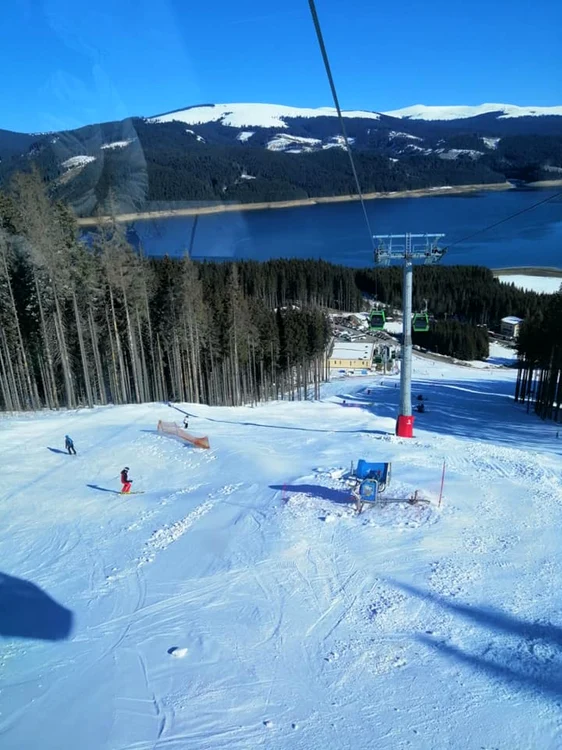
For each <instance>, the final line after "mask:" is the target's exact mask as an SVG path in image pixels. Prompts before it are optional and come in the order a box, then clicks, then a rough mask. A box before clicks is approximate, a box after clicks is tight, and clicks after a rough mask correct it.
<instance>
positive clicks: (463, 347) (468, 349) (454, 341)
mask: <svg viewBox="0 0 562 750" xmlns="http://www.w3.org/2000/svg"><path fill="white" fill-rule="evenodd" d="M412 341H413V343H414V344H416V345H417V346H421V347H423V348H424V349H429V351H432V352H437V354H445V355H446V356H448V357H455V359H464V360H474V359H486V358H487V357H488V356H489V354H490V346H489V339H488V331H487V330H486V328H483V327H481V326H480V327H479V326H475V325H472V324H471V323H461V322H459V321H458V320H437V321H433V322H432V323H431V326H430V329H429V331H425V332H424V333H419V332H416V331H414V332H413V333H412Z"/></svg>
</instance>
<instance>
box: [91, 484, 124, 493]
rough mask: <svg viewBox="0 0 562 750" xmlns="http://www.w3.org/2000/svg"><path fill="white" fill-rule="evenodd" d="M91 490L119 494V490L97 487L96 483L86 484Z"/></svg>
mask: <svg viewBox="0 0 562 750" xmlns="http://www.w3.org/2000/svg"><path fill="white" fill-rule="evenodd" d="M86 487H89V488H90V489H91V490H98V492H110V493H111V494H112V495H120V494H121V493H120V492H119V490H110V489H109V488H108V487H99V486H98V485H97V484H87V485H86Z"/></svg>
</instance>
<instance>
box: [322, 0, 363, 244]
mask: <svg viewBox="0 0 562 750" xmlns="http://www.w3.org/2000/svg"><path fill="white" fill-rule="evenodd" d="M308 4H309V6H310V12H311V14H312V20H313V22H314V28H315V30H316V36H317V38H318V44H319V45H320V51H321V52H322V59H323V60H324V67H325V68H326V75H327V76H328V81H329V83H330V88H331V90H332V97H333V99H334V104H335V106H336V110H337V112H338V118H339V121H340V127H341V131H342V135H343V139H344V143H345V148H346V151H347V153H348V156H349V162H350V164H351V171H352V172H353V178H354V180H355V187H356V188H357V195H358V196H359V200H360V201H361V208H362V209H363V216H364V217H365V224H366V225H367V231H368V232H369V242H370V243H371V245H372V247H373V250H375V240H374V237H373V232H372V230H371V223H370V222H369V216H368V215H367V207H366V206H365V199H364V197H363V192H362V190H361V185H360V184H359V177H358V176H357V170H356V168H355V160H354V158H353V154H352V152H351V146H350V145H349V140H348V138H347V132H346V129H345V123H344V119H343V115H342V112H341V108H340V103H339V99H338V93H337V91H336V85H335V83H334V77H333V76H332V69H331V67H330V60H329V59H328V52H327V51H326V45H325V44H324V37H323V36H322V29H321V28H320V20H319V19H318V13H317V12H316V5H315V3H314V0H308Z"/></svg>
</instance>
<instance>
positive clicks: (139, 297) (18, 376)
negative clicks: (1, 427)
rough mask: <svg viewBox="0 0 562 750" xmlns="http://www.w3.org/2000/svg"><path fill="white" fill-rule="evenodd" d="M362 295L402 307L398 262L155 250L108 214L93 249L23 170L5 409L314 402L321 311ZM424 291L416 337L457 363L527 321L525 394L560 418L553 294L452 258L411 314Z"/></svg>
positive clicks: (14, 202)
mask: <svg viewBox="0 0 562 750" xmlns="http://www.w3.org/2000/svg"><path fill="white" fill-rule="evenodd" d="M365 295H372V296H375V297H376V298H377V299H378V300H379V302H382V303H384V304H386V305H388V306H390V307H399V306H401V301H402V299H401V297H402V271H401V269H400V268H397V267H396V268H395V267H389V268H381V269H363V270H354V269H351V268H346V267H343V266H334V265H332V264H330V263H327V262H324V261H315V260H296V259H291V260H281V259H280V260H270V261H267V262H264V263H258V262H255V261H244V262H239V263H196V262H193V261H192V260H190V259H189V258H188V257H186V258H183V259H175V260H174V259H170V258H167V257H166V258H163V259H149V258H146V257H144V256H143V255H142V253H140V252H136V251H135V250H133V248H132V247H131V246H130V245H129V243H128V242H127V241H126V234H125V230H124V228H123V227H121V226H120V225H118V224H115V223H112V222H108V223H105V224H102V225H100V226H99V227H98V229H97V231H96V232H94V233H93V235H92V238H91V241H90V246H86V245H85V244H83V243H82V242H81V241H80V240H79V234H78V231H77V226H76V221H75V218H74V215H73V213H72V212H71V210H70V209H69V208H68V207H67V206H65V205H64V204H62V203H60V202H57V201H53V200H51V199H50V198H49V195H48V193H47V189H46V187H45V184H44V183H43V181H42V179H41V178H40V176H39V174H38V173H37V172H32V173H29V174H18V175H16V176H15V177H14V179H13V181H12V185H11V189H10V192H9V193H0V409H3V410H24V409H37V408H43V407H47V408H60V407H68V408H74V407H77V406H81V405H88V406H92V405H94V404H107V403H115V404H121V403H130V402H133V403H139V402H145V401H162V400H181V401H191V402H196V403H208V404H227V405H238V404H244V403H253V402H258V401H265V400H268V399H272V398H291V399H295V398H297V399H299V398H306V397H307V396H313V397H318V394H319V387H320V383H321V382H322V381H323V380H324V379H325V378H326V376H327V372H326V367H327V357H326V354H327V348H328V343H329V341H330V335H331V334H330V326H329V321H328V319H327V316H326V311H328V310H330V309H331V310H346V311H352V310H361V309H362V308H363V307H364V306H365V301H364V296H365ZM424 300H427V301H428V309H429V313H430V315H431V317H432V325H431V330H430V332H428V333H423V334H417V335H416V343H418V344H419V345H420V346H423V347H425V348H427V349H431V350H434V351H438V352H440V353H442V354H450V355H452V356H455V357H458V358H461V359H478V358H484V357H486V356H487V347H488V336H487V328H494V327H498V326H499V322H500V320H501V318H502V317H504V316H505V315H517V316H519V317H522V318H525V319H526V320H528V321H529V323H528V324H527V325H526V326H525V327H524V328H523V334H522V337H521V343H520V347H521V348H520V356H521V367H520V378H519V382H518V394H517V397H518V398H519V397H521V398H530V397H531V396H533V398H535V399H536V404H537V410H539V411H540V413H541V414H543V415H545V416H548V415H550V414H551V412H552V409H553V404H554V402H557V403H558V404H559V403H560V388H561V381H560V366H561V353H560V341H559V338H560V336H559V331H560V330H561V329H562V319H561V312H560V310H561V305H560V297H559V296H557V297H556V298H555V300H557V302H554V303H553V302H552V301H550V298H549V296H548V295H539V294H535V293H531V292H523V291H521V290H518V289H516V288H515V287H514V286H513V285H506V284H500V283H499V282H498V281H497V280H496V279H495V278H494V277H493V275H492V273H491V271H489V270H488V269H485V268H479V267H471V266H444V267H419V268H416V271H415V274H414V308H415V309H418V310H419V309H422V307H423V301H424ZM557 305H558V306H557ZM557 331H558V334H557V333H556V332H557ZM557 336H558V338H557ZM536 378H539V385H538V386H535V385H532V384H534V383H535V379H536ZM558 409H559V406H558V407H557V410H558ZM558 414H559V411H556V415H557V416H558Z"/></svg>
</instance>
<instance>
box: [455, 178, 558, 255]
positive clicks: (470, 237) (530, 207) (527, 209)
mask: <svg viewBox="0 0 562 750" xmlns="http://www.w3.org/2000/svg"><path fill="white" fill-rule="evenodd" d="M561 195H562V191H560V192H559V193H555V194H554V195H551V196H549V197H548V198H544V200H542V201H538V202H537V203H533V205H532V206H527V208H522V209H521V210H520V211H516V212H515V213H514V214H511V216H506V217H505V218H504V219H500V220H499V221H496V222H494V223H493V224H490V225H489V226H487V227H484V229H479V230H478V231H477V232H473V233H472V234H468V235H467V236H466V237H463V238H462V239H460V240H457V241H456V242H453V243H452V244H451V245H448V246H447V250H450V249H451V248H452V247H455V245H460V243H461V242H466V241H467V240H471V239H472V238H473V237H477V236H478V235H479V234H483V233H484V232H488V231H489V230H490V229H494V228H495V227H499V225H500V224H505V222H506V221H511V219H515V217H516V216H521V214H524V213H526V212H527V211H532V210H533V208H537V206H542V205H543V204H544V203H549V202H550V201H552V200H554V199H555V198H558V197H559V196H561Z"/></svg>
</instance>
